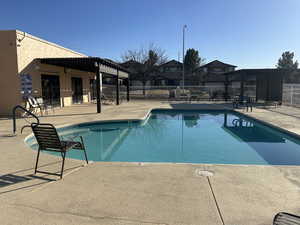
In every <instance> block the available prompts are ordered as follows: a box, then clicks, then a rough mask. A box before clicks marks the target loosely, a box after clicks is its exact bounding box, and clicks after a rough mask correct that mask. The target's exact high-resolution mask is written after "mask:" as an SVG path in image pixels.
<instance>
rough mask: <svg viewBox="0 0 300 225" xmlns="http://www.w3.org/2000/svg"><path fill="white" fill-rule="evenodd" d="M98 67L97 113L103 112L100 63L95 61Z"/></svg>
mask: <svg viewBox="0 0 300 225" xmlns="http://www.w3.org/2000/svg"><path fill="white" fill-rule="evenodd" d="M95 67H96V89H97V90H96V95H97V113H101V90H100V63H99V62H98V63H97V62H96V63H95Z"/></svg>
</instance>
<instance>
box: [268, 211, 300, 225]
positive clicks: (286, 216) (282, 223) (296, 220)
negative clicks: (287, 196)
mask: <svg viewBox="0 0 300 225" xmlns="http://www.w3.org/2000/svg"><path fill="white" fill-rule="evenodd" d="M273 225H300V217H299V216H296V215H293V214H290V213H284V212H280V213H278V214H276V216H275V217H274V220H273Z"/></svg>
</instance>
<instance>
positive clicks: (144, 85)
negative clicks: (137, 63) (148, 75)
mask: <svg viewBox="0 0 300 225" xmlns="http://www.w3.org/2000/svg"><path fill="white" fill-rule="evenodd" d="M143 95H144V97H146V81H145V80H143Z"/></svg>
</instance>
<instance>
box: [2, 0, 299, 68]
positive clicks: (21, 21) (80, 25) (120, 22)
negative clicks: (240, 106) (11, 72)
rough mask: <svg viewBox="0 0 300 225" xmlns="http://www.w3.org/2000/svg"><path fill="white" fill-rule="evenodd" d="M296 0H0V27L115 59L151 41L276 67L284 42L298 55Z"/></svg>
mask: <svg viewBox="0 0 300 225" xmlns="http://www.w3.org/2000/svg"><path fill="white" fill-rule="evenodd" d="M299 12H300V1H299V0H251V1H250V0H248V1H247V0H209V1H208V0H193V1H192V0H107V1H104V0H101V1H100V0H81V1H80V0H72V1H71V0H70V1H66V0H51V1H50V0H43V1H41V0H30V1H22V0H20V1H16V0H11V1H2V2H1V7H0V15H1V16H0V18H1V19H0V29H19V30H22V31H25V32H28V33H30V34H33V35H35V36H38V37H41V38H43V39H46V40H48V41H51V42H55V43H57V44H60V45H63V46H65V47H68V48H71V49H73V50H76V51H80V52H82V53H85V54H87V55H91V56H100V57H106V58H111V59H114V60H120V55H121V53H123V52H124V51H125V50H126V49H136V48H139V47H141V46H145V47H146V46H148V45H149V43H151V42H153V43H155V44H156V45H158V46H160V47H161V48H163V49H165V50H166V51H167V54H168V56H169V58H170V59H172V58H174V59H177V58H178V52H179V51H181V49H182V47H181V44H182V26H183V25H184V24H187V26H188V30H187V33H186V47H187V48H195V49H197V50H199V52H200V55H201V56H202V57H204V58H206V61H207V62H209V61H211V60H214V59H219V60H222V61H224V62H227V63H232V64H235V65H237V66H239V68H262V67H264V68H265V67H274V65H275V64H276V62H277V59H278V58H279V57H280V55H281V53H282V52H283V51H285V50H290V51H294V52H295V54H296V59H299V56H300V13H299Z"/></svg>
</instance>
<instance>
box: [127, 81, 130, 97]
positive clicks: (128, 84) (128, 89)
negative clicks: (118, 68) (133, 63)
mask: <svg viewBox="0 0 300 225" xmlns="http://www.w3.org/2000/svg"><path fill="white" fill-rule="evenodd" d="M129 100H130V81H129V78H127V102H129Z"/></svg>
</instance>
